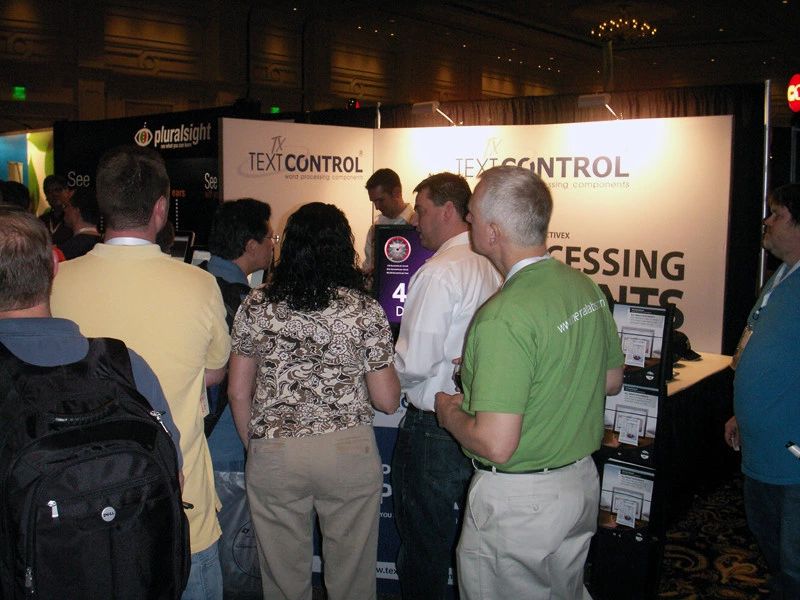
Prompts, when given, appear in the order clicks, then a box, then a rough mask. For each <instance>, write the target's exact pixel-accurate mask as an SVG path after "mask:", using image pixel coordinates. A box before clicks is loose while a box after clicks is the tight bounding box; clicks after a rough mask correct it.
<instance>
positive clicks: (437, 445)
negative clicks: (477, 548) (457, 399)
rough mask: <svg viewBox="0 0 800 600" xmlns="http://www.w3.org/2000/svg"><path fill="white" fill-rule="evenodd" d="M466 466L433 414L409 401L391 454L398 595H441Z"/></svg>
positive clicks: (423, 599) (415, 598)
mask: <svg viewBox="0 0 800 600" xmlns="http://www.w3.org/2000/svg"><path fill="white" fill-rule="evenodd" d="M472 471H473V469H472V464H471V462H470V461H469V459H468V458H467V457H466V456H464V454H463V453H462V452H461V447H460V446H459V444H458V442H456V441H455V440H454V439H453V438H452V436H450V434H449V433H447V431H445V430H444V429H442V428H440V427H439V425H438V424H437V422H436V416H435V415H433V414H431V413H423V412H420V411H419V410H417V409H415V408H413V407H412V406H409V409H408V412H406V416H405V417H404V418H403V421H402V422H401V423H400V427H399V428H398V430H397V444H396V445H395V448H394V454H393V455H392V497H393V499H394V519H395V524H396V525H397V532H398V534H399V536H400V550H399V551H398V554H397V564H396V567H397V575H398V578H399V580H400V589H401V591H402V594H403V598H406V599H407V600H428V599H430V600H442V599H443V598H445V597H446V596H447V582H448V576H449V571H450V567H451V565H453V564H454V560H453V559H454V555H455V551H454V548H455V542H456V538H457V527H458V523H459V515H460V513H461V510H460V509H461V508H462V507H463V506H464V501H465V498H466V492H467V488H468V486H469V481H470V478H471V477H472ZM454 504H458V507H459V510H455V509H454V507H453V505H454ZM454 579H455V578H454Z"/></svg>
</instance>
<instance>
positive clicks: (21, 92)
mask: <svg viewBox="0 0 800 600" xmlns="http://www.w3.org/2000/svg"><path fill="white" fill-rule="evenodd" d="M27 94H28V90H27V89H26V88H25V86H24V85H15V86H14V89H13V90H11V98H12V99H14V100H25V98H26V96H27Z"/></svg>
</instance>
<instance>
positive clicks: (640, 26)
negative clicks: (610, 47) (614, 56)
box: [592, 8, 657, 45]
mask: <svg viewBox="0 0 800 600" xmlns="http://www.w3.org/2000/svg"><path fill="white" fill-rule="evenodd" d="M656 31H657V30H656V28H655V27H651V26H650V24H649V23H647V22H645V21H639V20H638V19H635V18H633V17H629V16H628V13H627V11H626V10H625V9H624V8H623V9H622V15H621V16H619V17H618V18H616V19H609V20H608V21H603V22H602V23H600V24H599V25H598V26H597V27H595V28H594V29H592V37H595V38H597V39H599V40H601V41H603V42H612V43H613V44H615V45H622V44H636V43H640V42H645V41H647V40H650V39H652V38H653V36H654V35H655V34H656Z"/></svg>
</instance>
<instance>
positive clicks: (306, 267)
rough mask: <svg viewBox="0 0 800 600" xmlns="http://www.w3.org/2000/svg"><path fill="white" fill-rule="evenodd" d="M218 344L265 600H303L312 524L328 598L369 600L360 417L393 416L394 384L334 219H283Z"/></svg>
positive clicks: (371, 566)
mask: <svg viewBox="0 0 800 600" xmlns="http://www.w3.org/2000/svg"><path fill="white" fill-rule="evenodd" d="M231 338H232V339H231V341H232V354H231V360H230V374H229V383H228V396H229V401H230V405H231V410H232V412H233V417H234V421H235V422H236V427H237V430H238V431H239V435H240V436H241V438H242V442H243V443H244V444H245V447H246V448H247V466H246V469H245V478H246V481H247V496H248V501H249V504H250V513H251V515H252V520H253V526H254V528H255V531H256V536H257V538H258V544H259V558H260V565H261V579H262V587H263V592H264V598H270V599H273V598H276V599H277V598H283V599H287V600H289V599H291V600H301V599H304V600H305V599H308V600H310V598H311V563H312V557H313V549H312V538H313V529H314V515H315V514H316V515H318V516H319V523H320V529H321V532H322V559H323V564H324V577H325V586H326V588H327V591H328V598H329V599H330V600H357V599H374V598H375V596H376V591H375V564H376V560H377V548H378V520H379V509H380V500H381V490H382V487H383V473H382V466H381V459H380V455H379V454H378V448H377V445H376V443H375V434H374V432H373V430H372V418H373V415H374V412H373V410H372V406H374V407H375V408H377V409H378V410H380V411H382V412H385V413H393V412H394V411H395V410H396V409H397V406H398V404H399V399H400V383H399V381H398V379H397V374H396V373H395V370H394V364H393V363H394V351H393V348H392V336H391V332H390V329H389V324H388V322H387V319H386V315H385V313H384V312H383V309H382V308H381V306H380V305H379V304H378V303H377V302H376V301H375V300H374V299H372V298H370V297H369V296H368V295H367V294H366V293H365V291H364V289H363V275H362V273H361V271H360V269H359V268H358V257H357V255H356V251H355V249H354V247H353V234H352V232H351V230H350V225H349V223H348V222H347V218H346V217H345V216H344V213H342V211H341V210H339V209H338V208H336V207H335V206H333V205H331V204H323V203H320V202H314V203H311V204H306V205H304V206H301V207H300V208H299V209H298V210H297V211H296V212H295V213H294V214H292V215H291V216H290V217H289V220H288V222H287V224H286V229H285V231H284V237H283V240H282V245H281V254H280V260H279V262H278V264H277V266H276V267H275V269H274V273H273V275H272V278H271V280H270V282H269V283H268V284H266V285H264V286H261V287H258V288H255V289H254V290H253V291H251V292H250V294H249V295H248V296H247V298H246V299H245V300H244V302H243V303H242V306H241V307H240V309H239V312H238V313H237V315H236V320H235V321H234V324H233V330H232V333H231ZM370 401H371V403H372V406H370Z"/></svg>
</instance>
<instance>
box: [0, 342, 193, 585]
mask: <svg viewBox="0 0 800 600" xmlns="http://www.w3.org/2000/svg"><path fill="white" fill-rule="evenodd" d="M89 341H90V346H89V353H88V354H87V356H86V358H84V359H83V360H80V361H78V362H75V363H72V364H68V365H63V366H56V367H37V366H34V365H30V364H28V363H25V362H23V361H21V360H20V359H18V358H17V357H15V356H14V355H13V354H11V352H10V351H9V350H8V349H7V348H6V347H5V346H3V344H0V598H2V599H3V600H12V599H13V600H15V599H17V598H43V599H46V600H51V599H62V598H63V599H72V598H74V599H81V600H94V599H97V600H101V599H102V600H111V599H114V600H121V599H125V600H143V599H154V600H156V599H158V600H161V599H164V600H166V599H177V598H180V596H181V594H182V592H183V590H184V588H185V587H186V581H187V579H188V577H189V569H190V565H191V557H190V546H189V524H188V520H187V518H186V515H185V513H184V512H183V505H182V501H181V490H180V484H179V480H178V462H177V453H176V451H175V447H174V446H173V444H172V438H171V437H170V435H169V433H168V432H167V429H166V427H164V426H163V424H162V423H161V421H160V414H159V413H157V412H156V411H154V410H153V408H152V407H151V406H150V404H149V402H148V401H147V400H146V399H145V398H144V396H142V395H141V394H140V393H139V392H138V391H137V390H136V388H135V384H134V380H133V372H132V369H131V364H130V357H129V356H128V351H127V348H126V347H125V344H124V343H122V342H121V341H119V340H114V339H108V338H96V339H90V340H89Z"/></svg>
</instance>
